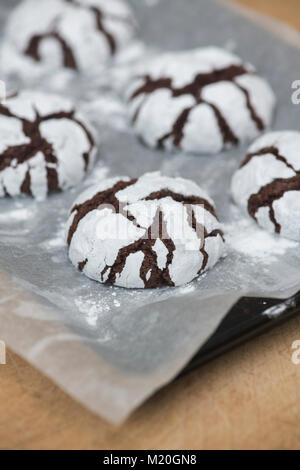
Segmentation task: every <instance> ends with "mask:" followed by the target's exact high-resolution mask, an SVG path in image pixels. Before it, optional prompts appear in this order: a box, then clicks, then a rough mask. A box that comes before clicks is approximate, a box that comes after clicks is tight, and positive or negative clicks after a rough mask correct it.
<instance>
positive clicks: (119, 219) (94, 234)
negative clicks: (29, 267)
mask: <svg viewBox="0 0 300 470" xmlns="http://www.w3.org/2000/svg"><path fill="white" fill-rule="evenodd" d="M67 242H68V245H69V257H70V259H71V261H72V263H73V264H74V266H75V267H76V268H78V269H79V270H80V271H82V272H84V274H85V275H86V276H88V277H90V278H91V279H94V280H96V281H99V282H101V283H107V284H112V285H116V286H121V287H127V288H154V287H162V286H179V285H182V284H185V283H187V282H190V281H192V280H193V279H194V278H196V277H197V276H198V275H199V274H201V273H203V272H204V271H206V270H207V269H209V268H212V267H213V266H214V265H215V264H216V263H217V261H218V260H219V259H220V257H221V256H222V254H223V249H224V238H223V233H222V231H221V229H220V224H219V222H218V219H217V217H216V214H215V208H214V204H213V202H212V201H211V199H210V198H209V197H208V196H207V194H206V193H205V192H204V191H203V190H202V189H200V188H199V186H197V185H196V184H195V183H194V182H192V181H189V180H185V179H182V178H168V177H164V176H162V175H161V174H160V173H147V174H145V175H143V176H142V177H141V178H139V179H130V178H127V177H122V178H119V177H118V178H112V179H108V180H105V181H103V182H101V183H100V184H98V185H97V186H94V187H92V188H89V189H88V190H87V191H85V192H84V193H83V194H82V195H81V196H80V197H79V198H78V199H77V201H75V203H74V206H73V208H72V210H71V215H70V218H69V221H68V224H67Z"/></svg>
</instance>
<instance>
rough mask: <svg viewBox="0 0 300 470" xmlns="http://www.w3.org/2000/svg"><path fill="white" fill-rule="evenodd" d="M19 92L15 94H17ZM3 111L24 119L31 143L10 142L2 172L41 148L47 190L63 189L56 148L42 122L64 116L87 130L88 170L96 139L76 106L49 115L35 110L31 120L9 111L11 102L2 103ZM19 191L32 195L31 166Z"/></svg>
mask: <svg viewBox="0 0 300 470" xmlns="http://www.w3.org/2000/svg"><path fill="white" fill-rule="evenodd" d="M17 96H18V95H17ZM17 96H14V97H13V98H16V97H17ZM0 115H2V116H5V117H7V118H14V119H17V120H19V121H20V122H21V123H22V130H23V133H24V136H25V137H27V138H28V139H29V143H27V144H21V145H15V146H9V147H8V148H7V149H6V150H5V151H4V152H2V154H0V176H1V172H2V171H4V170H5V169H6V168H9V167H10V166H12V165H13V167H14V168H15V167H17V166H18V165H20V164H22V163H25V162H29V161H30V160H31V159H32V158H34V157H35V156H36V155H37V154H38V153H39V152H41V153H42V154H43V157H44V160H45V167H46V172H47V187H48V190H49V191H60V190H61V188H60V186H59V178H58V172H57V169H58V165H59V159H58V157H57V155H56V153H55V151H54V148H53V146H52V144H51V143H50V142H48V141H47V139H45V138H44V137H43V136H42V134H41V130H40V126H41V124H43V123H45V122H47V121H50V120H62V119H67V120H70V121H72V122H74V123H76V124H77V125H78V126H80V127H81V129H82V130H83V131H84V132H85V135H86V137H87V139H88V141H89V145H90V148H89V150H88V151H87V152H85V153H83V154H82V158H83V160H84V167H85V171H87V169H88V165H89V159H90V155H91V152H92V150H93V148H94V145H95V143H94V139H93V136H92V134H91V132H90V131H89V129H88V128H87V126H86V125H85V124H84V123H83V122H81V121H80V119H78V118H77V117H76V114H75V110H72V111H69V112H66V111H59V112H55V113H49V114H46V115H40V114H39V113H38V111H37V110H35V115H36V116H35V119H34V121H31V120H30V119H26V118H22V117H20V116H18V115H17V114H14V113H13V112H11V111H10V109H9V106H5V105H4V104H2V103H0ZM4 189H5V188H4ZM20 192H21V193H23V194H29V195H32V191H31V176H30V169H29V168H28V170H27V172H26V175H25V178H24V181H23V183H22V184H21V187H20ZM7 195H8V194H7Z"/></svg>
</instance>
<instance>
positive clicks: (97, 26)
mask: <svg viewBox="0 0 300 470" xmlns="http://www.w3.org/2000/svg"><path fill="white" fill-rule="evenodd" d="M135 30H136V27H135V21H134V19H133V16H132V14H131V12H130V10H129V8H128V6H127V5H126V4H125V3H124V2H123V1H122V0H51V1H50V0H25V1H23V2H22V3H21V4H20V5H19V6H18V7H17V8H15V10H14V11H13V13H12V14H11V17H10V19H9V21H8V24H7V27H6V34H5V40H4V44H3V47H2V60H1V62H2V67H3V69H4V70H6V71H7V70H8V71H9V72H19V73H21V74H22V73H23V74H25V73H26V71H28V70H29V72H30V71H33V69H34V67H35V71H36V72H41V73H42V72H43V71H44V72H45V70H50V71H52V70H53V69H55V68H56V69H57V68H62V67H64V68H66V69H69V70H79V71H85V72H90V71H91V70H93V69H94V68H95V67H97V66H99V65H101V64H103V63H105V62H107V61H108V60H109V59H110V58H111V57H112V56H114V55H115V54H116V53H117V52H118V51H119V50H120V49H121V48H123V47H124V46H126V45H127V44H128V43H129V41H130V40H131V39H132V38H133V36H134V34H135ZM28 68H29V69H28ZM29 72H28V73H29Z"/></svg>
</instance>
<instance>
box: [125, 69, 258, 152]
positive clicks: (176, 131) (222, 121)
mask: <svg viewBox="0 0 300 470" xmlns="http://www.w3.org/2000/svg"><path fill="white" fill-rule="evenodd" d="M251 73H252V72H250V71H249V70H248V69H247V68H246V67H245V66H243V65H231V66H228V67H225V68H223V69H219V70H213V71H212V72H209V73H202V74H201V73H200V74H198V75H196V77H195V78H194V80H193V81H192V82H191V83H189V84H187V85H185V86H182V87H176V86H174V85H173V79H171V78H168V77H161V78H158V79H153V78H152V77H151V76H150V75H145V76H143V77H141V79H143V80H144V83H143V84H142V85H141V86H139V87H138V88H137V89H136V90H135V91H134V92H133V93H132V94H131V96H130V98H129V100H130V101H133V100H134V99H135V98H137V97H139V96H141V95H144V99H143V100H142V102H141V103H140V104H139V106H138V107H137V109H136V110H135V113H134V115H133V117H132V122H133V123H135V122H136V121H137V120H138V119H139V115H140V113H141V110H142V108H143V106H144V105H145V103H146V101H147V97H148V96H149V95H151V94H152V93H155V92H156V91H158V90H161V89H168V90H170V92H171V95H172V97H173V98H177V97H180V96H184V95H190V96H192V97H193V98H194V100H195V104H194V105H192V106H189V107H187V108H185V109H183V110H182V112H181V113H180V114H179V116H178V117H177V118H176V119H175V121H174V124H173V126H172V129H171V130H170V132H168V133H166V134H165V135H163V136H162V137H160V138H159V139H158V140H157V147H158V148H164V144H165V141H166V140H168V139H169V138H172V141H173V145H174V146H175V147H177V148H180V145H181V143H182V140H183V138H184V129H185V126H186V124H187V123H188V120H189V117H190V114H191V112H192V111H193V110H194V109H196V108H197V106H199V105H206V106H208V107H209V108H210V109H211V110H212V111H213V113H214V115H215V118H216V121H217V124H218V127H219V130H220V133H221V135H222V139H223V144H224V146H226V145H227V144H232V145H237V144H238V143H239V139H238V137H237V136H236V135H235V133H234V131H233V129H232V128H231V126H230V125H229V123H228V121H227V120H226V118H225V117H224V116H223V114H222V112H221V110H220V108H219V106H217V105H216V104H213V103H210V102H209V101H208V100H205V99H204V98H203V96H202V93H203V90H204V88H205V87H206V86H208V85H212V84H216V83H219V82H230V83H233V84H234V85H235V86H236V87H237V89H239V90H240V91H241V92H242V93H243V94H244V96H245V101H246V107H247V109H248V110H249V114H250V117H251V119H252V121H253V122H254V123H255V125H256V127H257V129H258V130H259V131H262V130H264V129H265V125H264V122H263V120H262V119H261V118H260V116H259V115H258V114H257V112H256V110H255V108H254V105H253V104H252V102H251V98H250V94H249V91H248V90H247V89H246V88H245V87H243V86H241V85H240V84H238V83H237V82H236V81H235V80H236V79H237V78H238V77H240V76H243V75H249V74H251Z"/></svg>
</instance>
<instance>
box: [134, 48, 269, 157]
mask: <svg viewBox="0 0 300 470" xmlns="http://www.w3.org/2000/svg"><path fill="white" fill-rule="evenodd" d="M126 97H127V100H128V102H129V112H130V117H131V120H132V123H133V126H134V129H135V131H136V134H137V135H138V136H139V137H140V139H141V140H142V141H143V142H144V143H145V144H146V145H148V146H150V147H154V148H158V149H166V150H183V151H186V152H192V153H209V154H215V153H218V152H220V151H222V150H224V149H228V148H230V147H232V146H234V145H237V144H239V143H243V142H245V141H248V140H250V139H254V138H256V137H257V136H259V135H260V134H261V133H262V132H263V131H264V130H265V129H266V128H267V127H269V126H270V124H271V122H272V116H273V111H274V106H275V96H274V93H273V91H272V89H271V88H270V86H269V85H268V83H267V82H266V81H265V80H264V79H262V78H261V77H259V76H258V75H257V74H256V73H255V70H254V68H253V67H252V66H251V65H249V64H245V63H243V62H242V61H241V60H240V59H239V58H238V57H237V56H235V55H233V54H231V53H229V52H227V51H225V50H222V49H218V48H215V47H208V48H203V49H195V50H192V51H186V52H179V53H167V54H163V55H161V56H158V57H156V58H154V59H152V60H150V61H148V62H147V64H146V65H145V66H144V67H141V70H140V71H139V74H138V76H135V77H134V78H133V80H132V83H131V84H130V86H129V88H128V91H127V94H126Z"/></svg>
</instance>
